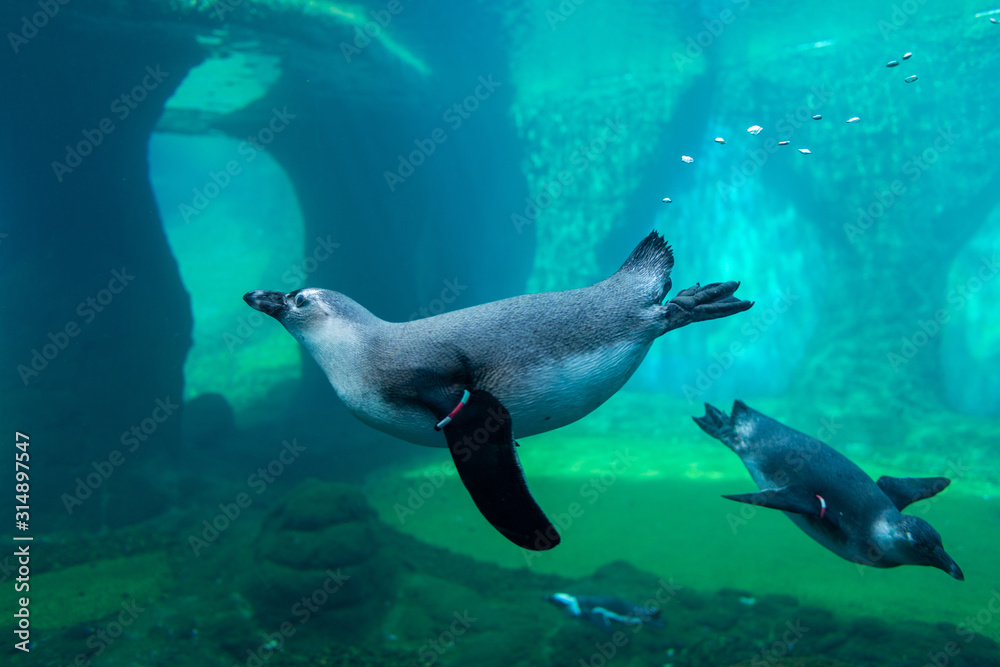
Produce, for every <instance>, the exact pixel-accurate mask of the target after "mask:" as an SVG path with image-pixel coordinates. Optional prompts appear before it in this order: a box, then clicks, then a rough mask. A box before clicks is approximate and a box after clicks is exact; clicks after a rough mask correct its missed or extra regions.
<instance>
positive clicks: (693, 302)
mask: <svg viewBox="0 0 1000 667" xmlns="http://www.w3.org/2000/svg"><path fill="white" fill-rule="evenodd" d="M739 286H740V284H739V283H738V282H736V281H735V280H730V281H728V282H724V283H712V284H710V285H705V286H702V285H695V286H694V287H689V288H687V289H686V290H682V291H680V292H678V294H677V296H675V297H674V298H673V299H671V300H670V301H669V302H667V303H666V304H665V305H664V306H663V322H664V326H665V328H664V330H663V331H664V333H665V332H667V331H673V330H674V329H679V328H680V327H683V326H685V325H688V324H691V323H692V322H704V321H705V320H715V319H718V318H720V317H727V316H729V315H734V314H736V313H741V312H743V311H744V310H748V309H749V308H750V307H751V306H753V301H743V300H742V299H737V298H736V297H735V296H733V293H734V292H735V291H736V290H737V289H738V288H739Z"/></svg>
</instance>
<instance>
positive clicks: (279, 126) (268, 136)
mask: <svg viewBox="0 0 1000 667" xmlns="http://www.w3.org/2000/svg"><path fill="white" fill-rule="evenodd" d="M297 117H298V116H297V114H293V113H290V112H289V111H288V107H282V108H281V109H278V108H277V107H274V108H272V109H271V118H270V119H269V120H268V121H267V123H266V124H265V125H264V126H263V127H261V128H260V129H259V130H257V131H256V132H255V133H253V134H251V135H249V136H247V138H246V140H245V141H241V142H240V143H239V145H238V146H237V147H236V153H237V155H239V156H240V157H241V158H243V161H242V164H241V163H240V161H239V160H229V161H228V162H226V164H225V165H223V167H222V169H220V170H219V171H214V170H211V171H209V172H208V179H207V180H206V181H205V182H204V184H202V186H201V187H196V188H193V189H192V190H191V193H192V196H191V200H190V203H188V202H181V203H180V204H178V205H177V211H178V213H180V214H181V218H183V219H184V222H185V223H190V222H191V218H196V217H198V216H199V215H201V214H202V213H204V212H205V209H207V208H208V206H209V204H211V203H212V202H213V201H215V199H216V198H217V197H218V196H219V195H221V194H222V192H223V191H224V190H225V189H226V188H228V187H229V186H230V185H231V184H232V182H233V179H234V178H236V177H238V176H240V175H241V174H242V173H243V167H244V166H245V165H248V164H250V163H251V162H253V161H254V160H256V159H257V155H258V154H260V153H262V152H264V151H265V150H266V149H267V146H269V145H270V144H271V142H273V141H274V139H275V137H276V136H277V135H279V134H281V133H282V132H284V131H285V129H286V128H287V127H288V126H289V125H290V124H291V121H293V120H295V118H297Z"/></svg>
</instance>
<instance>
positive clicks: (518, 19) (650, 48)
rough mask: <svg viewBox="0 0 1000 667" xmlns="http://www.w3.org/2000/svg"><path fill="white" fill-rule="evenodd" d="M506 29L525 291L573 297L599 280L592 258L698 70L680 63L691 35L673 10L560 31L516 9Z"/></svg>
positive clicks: (594, 9)
mask: <svg viewBox="0 0 1000 667" xmlns="http://www.w3.org/2000/svg"><path fill="white" fill-rule="evenodd" d="M567 6H568V5H567ZM574 9H575V8H574ZM507 18H508V22H509V26H510V28H511V33H512V39H511V41H512V45H511V47H510V49H511V56H510V58H511V65H510V67H511V78H512V79H513V85H514V90H515V97H514V99H513V102H512V108H511V111H512V113H513V118H514V123H515V126H516V128H517V131H518V133H519V134H520V137H521V140H522V142H523V143H524V148H523V151H524V153H525V159H524V162H523V165H522V170H523V172H524V175H525V178H526V180H527V185H528V192H529V196H528V197H527V198H525V199H524V200H523V201H522V202H519V203H518V205H517V208H516V209H515V210H513V211H511V215H510V222H511V224H512V225H513V227H514V228H516V229H517V232H518V233H519V234H521V233H531V234H534V235H535V236H536V238H537V246H536V254H535V265H534V271H533V273H532V276H531V279H530V280H529V282H528V291H531V292H535V291H549V290H560V289H569V288H574V287H582V286H584V285H587V284H589V283H591V282H593V280H594V279H595V278H597V277H598V276H599V275H600V274H601V273H603V272H604V271H605V270H606V269H607V268H609V267H608V266H601V265H600V262H599V256H600V255H601V252H602V250H604V246H605V244H606V242H607V240H608V239H609V237H610V236H611V235H612V233H614V232H616V231H617V230H623V229H625V221H626V220H627V219H628V215H627V211H628V208H627V207H628V206H629V202H630V201H631V200H633V199H634V196H635V193H636V192H637V188H638V186H639V184H640V181H641V178H637V176H636V174H639V173H642V172H643V171H644V170H645V163H646V162H647V161H648V159H649V158H650V157H651V156H653V155H654V153H655V151H656V149H657V145H658V143H659V140H660V138H661V137H662V136H664V134H665V132H666V130H667V128H668V125H667V122H668V121H669V120H670V118H671V117H672V116H673V115H674V113H675V110H677V108H678V106H679V104H680V102H681V97H682V95H683V93H684V92H685V91H686V90H687V89H688V88H689V87H690V86H691V85H692V83H693V82H694V81H695V80H696V79H697V77H698V76H699V75H700V74H701V73H702V72H704V70H705V66H706V61H707V58H701V57H688V56H685V55H683V52H684V49H685V47H686V44H685V38H686V37H687V34H686V30H687V28H694V26H695V25H697V24H695V23H693V22H692V24H691V25H690V26H689V25H686V19H685V17H684V15H683V13H682V12H680V11H679V10H678V9H676V8H674V7H672V6H655V7H654V6H653V5H647V4H646V3H611V2H606V1H605V2H591V3H589V4H588V5H587V11H585V12H583V11H581V12H575V13H573V16H572V20H567V19H566V17H563V16H561V15H559V14H556V13H554V12H551V11H550V12H543V11H534V10H533V9H531V10H529V6H528V5H526V6H524V7H519V8H516V9H512V11H510V12H508V15H507ZM555 26H558V28H559V29H558V31H554V29H555ZM701 28H702V26H700V25H698V29H701ZM642 35H647V36H648V40H644V39H641V36H642ZM598 43H599V44H604V45H606V46H607V48H603V49H601V50H600V52H599V53H598V52H597V51H595V49H594V48H593V45H594V44H598ZM553 53H558V54H559V57H558V58H553V57H552V54H553ZM696 55H698V54H696ZM665 72H669V76H665V75H664V73H665ZM660 197H661V198H662V195H660ZM642 227H648V225H646V224H643V225H642ZM601 277H603V276H601Z"/></svg>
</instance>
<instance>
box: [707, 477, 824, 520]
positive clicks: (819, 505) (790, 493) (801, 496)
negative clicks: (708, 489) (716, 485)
mask: <svg viewBox="0 0 1000 667" xmlns="http://www.w3.org/2000/svg"><path fill="white" fill-rule="evenodd" d="M722 497H723V498H727V499H729V500H735V501H737V502H740V503H747V504H748V505H756V506H759V507H770V508H771V509H775V510H781V511H782V512H793V513H795V514H804V515H806V516H812V517H815V518H817V519H822V518H825V519H829V520H830V521H832V522H834V523H836V513H835V512H831V511H830V508H829V507H827V506H826V501H824V500H823V499H822V498H820V497H819V496H817V495H816V494H815V493H810V492H809V491H807V490H806V489H804V488H802V487H801V486H795V485H794V484H792V485H789V486H783V487H781V488H780V489H767V490H765V491H757V492H755V493H740V494H738V495H734V496H722Z"/></svg>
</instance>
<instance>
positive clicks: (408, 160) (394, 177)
mask: <svg viewBox="0 0 1000 667" xmlns="http://www.w3.org/2000/svg"><path fill="white" fill-rule="evenodd" d="M501 85H502V84H501V82H499V81H494V80H493V75H492V74H490V75H488V76H481V77H479V79H478V85H477V86H476V87H475V88H474V89H473V91H472V94H471V95H468V96H466V97H465V98H464V99H462V100H461V101H459V102H455V103H454V104H452V105H451V106H450V107H448V108H447V109H446V110H445V112H444V113H443V114H442V115H441V120H442V122H444V123H445V124H446V125H447V126H448V127H449V128H451V131H452V132H455V131H457V130H458V129H459V128H460V127H462V125H463V124H464V123H465V121H467V120H469V119H470V118H472V114H473V113H475V112H476V110H477V109H479V105H480V104H482V103H483V102H485V101H486V100H488V99H490V97H491V96H492V95H493V93H494V92H496V89H497V88H499V87H500V86H501ZM446 141H448V133H447V132H446V131H445V129H444V128H443V127H436V128H434V129H433V130H431V132H430V134H429V136H427V137H426V138H423V139H414V140H413V144H414V146H416V149H415V150H412V151H410V152H409V153H407V154H406V155H405V156H404V155H403V154H402V153H400V154H399V155H398V156H397V157H398V160H399V162H398V164H397V165H396V169H395V170H392V171H390V170H388V169H386V170H385V171H384V172H383V173H382V175H383V177H384V178H385V184H386V185H387V186H388V187H389V192H395V191H396V188H397V187H398V186H399V185H400V184H402V183H405V182H406V179H408V178H409V177H410V176H413V174H414V173H416V170H417V168H418V167H420V166H421V165H422V164H424V162H426V161H427V158H429V157H430V156H432V155H434V152H435V151H436V150H437V147H438V146H439V145H441V144H443V143H444V142H446Z"/></svg>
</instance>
